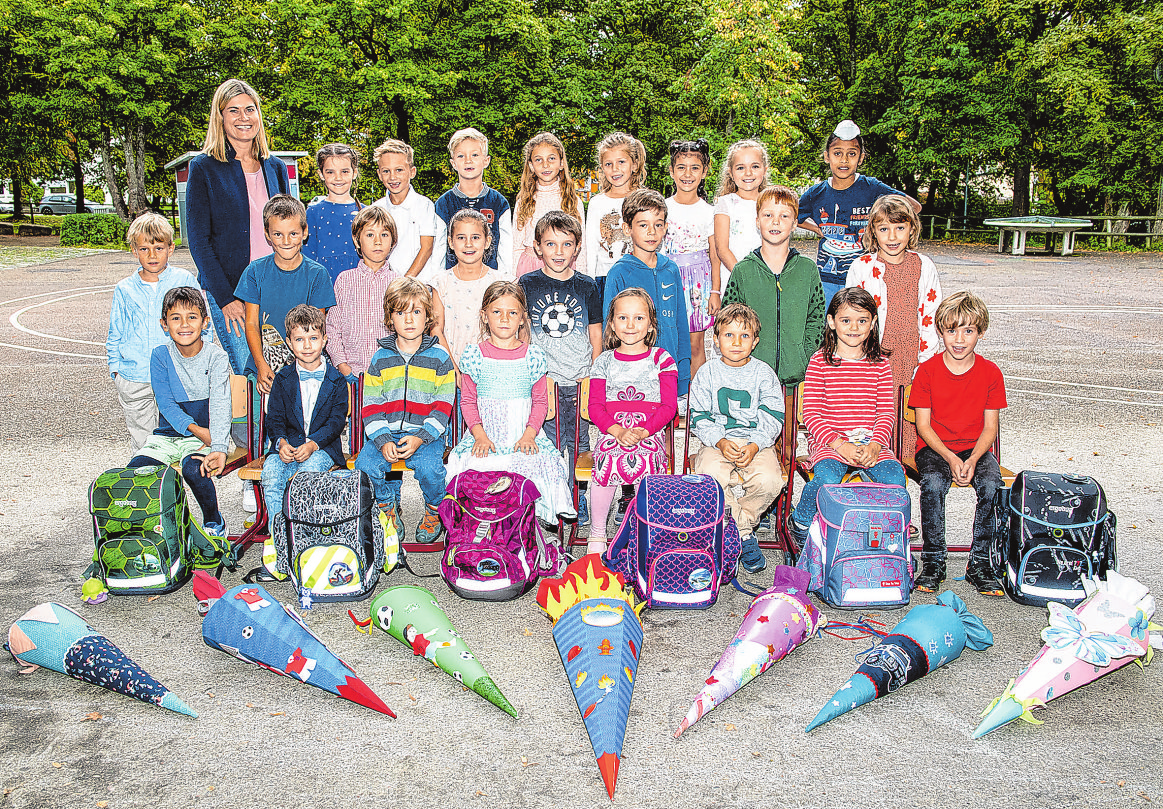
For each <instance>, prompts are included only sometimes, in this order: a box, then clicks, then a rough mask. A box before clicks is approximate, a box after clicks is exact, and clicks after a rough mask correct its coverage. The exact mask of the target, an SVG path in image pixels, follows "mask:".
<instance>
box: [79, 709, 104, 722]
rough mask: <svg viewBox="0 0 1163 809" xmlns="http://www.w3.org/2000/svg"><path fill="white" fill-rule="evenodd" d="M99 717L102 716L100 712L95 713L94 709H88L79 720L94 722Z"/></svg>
mask: <svg viewBox="0 0 1163 809" xmlns="http://www.w3.org/2000/svg"><path fill="white" fill-rule="evenodd" d="M101 718H102V716H101V714H99V713H97V712H96V711H90V712H89V713H87V714H85V715H84V716H82V717H81V721H82V722H96V721H98V720H99V719H101Z"/></svg>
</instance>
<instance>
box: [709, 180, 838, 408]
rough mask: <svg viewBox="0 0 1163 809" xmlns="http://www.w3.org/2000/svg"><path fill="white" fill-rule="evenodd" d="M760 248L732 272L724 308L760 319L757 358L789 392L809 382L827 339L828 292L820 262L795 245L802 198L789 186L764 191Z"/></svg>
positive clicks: (758, 208)
mask: <svg viewBox="0 0 1163 809" xmlns="http://www.w3.org/2000/svg"><path fill="white" fill-rule="evenodd" d="M755 210H756V220H755V223H756V225H757V226H758V228H759V236H760V238H761V239H762V240H763V243H762V244H761V245H760V246H759V249H757V250H754V251H752V252H751V253H748V254H747V255H746V256H745V257H744V258H742V259H740V260H739V262H738V263H737V264H736V265H735V269H734V270H732V271H731V280H730V281H728V282H727V290H726V292H724V294H723V306H724V308H726V307H727V306H728V305H730V304H732V303H742V304H746V305H747V306H750V307H751V308H752V309H754V310H755V312H756V313H757V314H758V315H759V322H760V324H761V325H762V327H763V331H762V333H761V335H760V337H759V343H758V344H757V345H756V346H755V351H754V354H753V356H754V357H756V358H757V359H761V360H763V361H764V362H766V363H767V364H768V365H770V366H771V367H772V368H773V369H774V370H775V374H776V376H777V377H779V381H780V382H781V383H782V384H783V385H784V386H785V387H787V388H790V387H792V386H794V385H798V384H799V383H800V382H802V381H803V379H804V372H805V371H806V370H807V367H808V360H809V359H810V358H811V356H812V354H813V353H815V351H816V349H817V348H819V347H820V343H821V341H822V340H823V338H824V288H823V286H822V285H821V284H820V273H819V272H818V271H817V270H816V263H815V262H814V261H812V260H811V259H810V258H808V257H807V256H803V255H800V253H799V251H797V250H795V249H794V248H793V247H791V236H792V233H793V232H794V231H795V228H796V217H797V216H798V215H799V198H798V197H797V196H796V195H795V192H794V191H792V190H791V189H790V188H787V187H786V186H782V185H774V186H769V187H767V188H765V189H764V190H763V191H762V192H760V194H759V199H757V200H756V202H755Z"/></svg>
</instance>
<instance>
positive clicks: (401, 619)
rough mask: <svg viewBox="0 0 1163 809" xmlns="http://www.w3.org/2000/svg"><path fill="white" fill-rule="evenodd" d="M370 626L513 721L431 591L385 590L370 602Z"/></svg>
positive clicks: (510, 709) (502, 698)
mask: <svg viewBox="0 0 1163 809" xmlns="http://www.w3.org/2000/svg"><path fill="white" fill-rule="evenodd" d="M349 614H350V613H349ZM352 620H355V616H354V615H352ZM371 623H372V625H374V626H377V627H379V628H380V629H382V630H383V631H384V632H387V633H388V634H389V635H391V636H392V637H393V638H395V639H396V640H398V641H400V643H402V644H404V645H405V646H407V647H408V648H409V649H411V650H412V654H414V655H417V656H420V657H423V658H424V659H425V660H428V661H431V662H432V664H433V665H434V666H436V667H437V668H438V669H440V670H441V671H443V672H444V673H445V674H447V675H448V676H450V677H453V678H454V679H455V680H456V681H457V682H459V683H462V684H464V685H465V686H466V687H468V688H471V689H472V690H473V691H475V692H476V693H478V694H480V695H481V696H482V697H484V698H485V699H487V700H488V701H489V702H491V703H493V704H494V705H496V706H497V707H498V708H500V709H501V710H502V711H504V712H505V713H507V714H509V716H511V717H513V718H514V719H516V718H517V711H516V709H515V708H514V707H513V706H512V705H511V704H510V703H509V700H507V699H505V695H504V694H502V693H501V690H500V689H499V688H497V685H496V683H494V682H493V678H492V677H490V676H489V673H488V672H487V671H485V667H484V666H482V665H481V663H480V661H479V660H477V658H476V655H474V654H473V652H472V649H470V648H469V647H468V644H467V643H466V642H465V640H464V638H463V637H462V636H461V635H460V633H459V632H457V631H456V629H454V628H453V626H452V621H450V620H449V619H448V614H447V613H445V611H444V610H443V609H442V608H441V606H440V605H439V604H438V603H437V602H436V596H434V595H433V594H432V592H431V591H429V590H427V589H425V588H424V587H417V586H415V585H410V584H403V585H400V586H398V587H389V588H388V589H387V590H385V591H384V592H382V593H380V594H379V595H378V596H376V599H375V601H373V602H372V604H371ZM357 625H359V622H357ZM369 632H370V630H369Z"/></svg>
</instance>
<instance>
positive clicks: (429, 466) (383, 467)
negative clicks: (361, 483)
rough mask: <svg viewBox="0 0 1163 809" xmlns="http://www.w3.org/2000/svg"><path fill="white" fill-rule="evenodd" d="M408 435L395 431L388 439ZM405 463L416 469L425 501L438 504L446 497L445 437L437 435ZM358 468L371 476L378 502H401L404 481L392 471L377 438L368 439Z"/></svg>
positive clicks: (430, 504) (396, 438)
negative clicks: (376, 442) (376, 441)
mask: <svg viewBox="0 0 1163 809" xmlns="http://www.w3.org/2000/svg"><path fill="white" fill-rule="evenodd" d="M407 437H408V434H406V433H401V434H399V435H396V434H394V433H393V434H390V436H389V438H388V440H389V441H391V442H393V443H395V442H398V441H399V440H401V439H403V438H407ZM404 466H405V467H407V468H408V469H410V470H412V471H413V472H414V473H416V481H417V482H418V483H419V484H420V492H421V493H422V494H423V495H424V502H425V503H427V504H428V505H429V506H431V507H432V508H436V506H437V505H439V503H440V501H441V500H442V499H443V498H444V488H445V480H444V439H443V438H437V439H436V440H435V441H429V442H428V443H426V444H421V445H420V446H419V448H418V449H417V450H416V451H415V452H414V453H413V454H412V457H410V458H408V459H406V460H405V461H404ZM355 468H356V469H358V470H360V471H361V472H363V473H365V474H366V475H367V476H368V477H369V478H371V482H372V489H373V490H374V491H375V495H376V502H377V503H385V504H387V503H390V504H392V505H396V506H399V504H400V489H401V487H402V486H403V483H404V482H403V480H401V479H400V478H398V477H396V476H394V475H392V464H391V462H390V461H388V460H386V459H385V458H384V453H383V452H381V451H380V449H379V447H377V446H376V445H375V442H373V441H368V442H367V443H366V444H364V445H363V449H361V450H360V451H359V457H357V458H356V459H355Z"/></svg>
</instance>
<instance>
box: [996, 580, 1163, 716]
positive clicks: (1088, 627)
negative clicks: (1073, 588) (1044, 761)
mask: <svg viewBox="0 0 1163 809" xmlns="http://www.w3.org/2000/svg"><path fill="white" fill-rule="evenodd" d="M1082 586H1083V587H1084V588H1085V590H1086V593H1087V596H1086V598H1085V599H1084V600H1083V601H1082V603H1081V604H1079V605H1078V606H1077V607H1075V608H1074V609H1070V608H1068V607H1066V606H1064V605H1062V604H1059V603H1057V602H1053V601H1052V602H1050V603H1049V604H1048V605H1047V610H1048V612H1049V616H1050V617H1049V626H1047V627H1046V628H1045V629H1043V630H1042V640H1043V641H1044V642H1045V646H1043V647H1042V650H1041V651H1040V652H1038V654H1037V655H1036V656H1035V657H1034V659H1033V660H1032V661H1031V662H1030V664H1029V665H1028V666H1026V667H1025V668H1024V669H1023V670H1022V672H1021V673H1020V674H1019V675H1018V676H1017V677H1016V678H1014V679H1013V680H1010V683H1009V685H1008V686H1007V687H1006V690H1005V691H1004V692H1003V693H1002V695H1001V696H1000V697H998V698H997V699H995V700H994V701H993V702H992V703H991V704H990V706H989V707H988V708H986V709H985V710H984V711H983V712H982V714H981V715H982V716H983V717H984V719H982V721H981V724H980V725H978V726H977V730H975V731H974V732H973V738H975V739H979V738H981V737H982V736H984V735H985V734H987V733H990V732H992V731H994V730H997V729H998V728H1000V727H1002V726H1003V725H1008V724H1009V723H1010V722H1013V721H1014V720H1016V719H1021V720H1023V721H1025V722H1029V723H1031V724H1035V725H1040V724H1042V723H1041V722H1040V721H1038V720H1037V719H1035V718H1034V716H1033V709H1034V708H1044V707H1046V703H1047V702H1049V701H1050V700H1052V699H1057V698H1058V697H1060V696H1062V695H1063V694H1066V693H1069V692H1071V691H1074V690H1075V689H1078V688H1081V687H1082V686H1084V685H1087V684H1088V683H1092V682H1094V681H1095V680H1097V679H1098V678H1099V677H1104V676H1106V675H1107V674H1110V673H1111V672H1112V671H1115V670H1116V669H1120V668H1122V667H1123V666H1126V665H1128V664H1129V663H1131V662H1137V663H1138V664H1139V665H1140V666H1143V665H1146V664H1147V663H1150V662H1151V657H1152V655H1153V649H1152V647H1154V648H1163V637H1160V635H1159V634H1157V633H1155V632H1154V630H1159V629H1163V627H1159V626H1157V625H1156V624H1153V623H1151V618H1152V617H1153V616H1154V614H1155V599H1154V597H1153V596H1152V595H1151V593H1150V592H1149V591H1148V589H1147V587H1146V586H1145V585H1143V584H1141V583H1140V582H1138V581H1137V580H1135V579H1132V578H1130V577H1129V576H1123V575H1120V574H1119V573H1117V572H1116V571H1113V570H1112V571H1110V572H1108V573H1107V576H1106V578H1105V579H1097V580H1093V579H1090V578H1086V577H1084V578H1083V579H1082Z"/></svg>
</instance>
